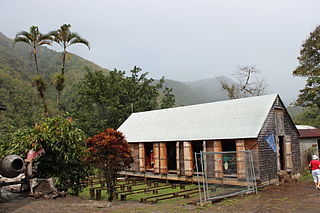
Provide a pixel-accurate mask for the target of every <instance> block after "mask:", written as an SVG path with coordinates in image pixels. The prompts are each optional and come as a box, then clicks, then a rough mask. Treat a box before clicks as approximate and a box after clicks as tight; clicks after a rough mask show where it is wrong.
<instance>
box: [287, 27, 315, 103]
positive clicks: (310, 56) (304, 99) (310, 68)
mask: <svg viewBox="0 0 320 213" xmlns="http://www.w3.org/2000/svg"><path fill="white" fill-rule="evenodd" d="M298 60H299V66H298V67H297V68H296V69H295V70H294V71H293V75H294V76H299V77H305V78H307V79H306V85H305V88H303V89H301V90H300V94H299V96H298V99H297V101H296V104H297V105H300V106H305V107H317V108H318V109H320V26H317V27H316V29H315V30H314V31H313V32H311V33H310V36H309V37H308V38H307V39H306V40H305V42H304V43H303V44H302V47H301V50H300V56H299V57H298Z"/></svg>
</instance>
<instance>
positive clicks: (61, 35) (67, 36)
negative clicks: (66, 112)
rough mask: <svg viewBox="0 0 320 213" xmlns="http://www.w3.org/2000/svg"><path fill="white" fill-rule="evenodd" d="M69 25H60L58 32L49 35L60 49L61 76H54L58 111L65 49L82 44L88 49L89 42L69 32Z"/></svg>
mask: <svg viewBox="0 0 320 213" xmlns="http://www.w3.org/2000/svg"><path fill="white" fill-rule="evenodd" d="M70 28H71V25H70V24H64V25H62V26H61V27H60V28H59V29H58V30H55V31H51V32H50V33H49V35H50V36H52V39H53V41H55V42H56V43H58V44H59V45H60V46H61V47H62V48H63V51H62V68H61V74H60V75H59V74H58V73H56V74H55V75H54V82H55V87H56V90H57V91H58V98H57V109H58V110H59V109H60V102H61V92H62V90H63V88H64V82H65V76H64V72H65V64H66V56H67V54H68V52H67V48H68V47H69V46H71V45H73V44H84V45H86V46H87V47H88V48H89V49H90V45H89V42H88V41H87V40H86V39H84V38H82V37H80V35H78V34H77V33H75V32H71V31H70Z"/></svg>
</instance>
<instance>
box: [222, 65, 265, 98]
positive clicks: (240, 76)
mask: <svg viewBox="0 0 320 213" xmlns="http://www.w3.org/2000/svg"><path fill="white" fill-rule="evenodd" d="M258 73H259V71H258V70H257V68H256V67H255V66H240V67H239V68H238V70H237V71H236V72H234V73H233V75H234V76H235V77H236V78H237V82H236V83H231V84H230V83H228V82H225V81H220V85H221V87H222V88H223V89H224V90H225V91H226V92H227V93H228V96H229V98H230V99H237V98H244V97H250V96H259V95H263V94H265V93H266V92H267V88H268V86H267V84H266V82H265V80H264V79H262V78H259V77H258Z"/></svg>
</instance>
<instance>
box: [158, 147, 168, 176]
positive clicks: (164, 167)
mask: <svg viewBox="0 0 320 213" xmlns="http://www.w3.org/2000/svg"><path fill="white" fill-rule="evenodd" d="M160 173H161V174H166V173H168V164H167V144H166V143H163V142H162V143H160Z"/></svg>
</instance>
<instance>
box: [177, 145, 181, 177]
mask: <svg viewBox="0 0 320 213" xmlns="http://www.w3.org/2000/svg"><path fill="white" fill-rule="evenodd" d="M176 161H177V175H180V174H181V173H180V152H179V142H176Z"/></svg>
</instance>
